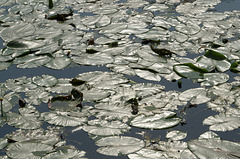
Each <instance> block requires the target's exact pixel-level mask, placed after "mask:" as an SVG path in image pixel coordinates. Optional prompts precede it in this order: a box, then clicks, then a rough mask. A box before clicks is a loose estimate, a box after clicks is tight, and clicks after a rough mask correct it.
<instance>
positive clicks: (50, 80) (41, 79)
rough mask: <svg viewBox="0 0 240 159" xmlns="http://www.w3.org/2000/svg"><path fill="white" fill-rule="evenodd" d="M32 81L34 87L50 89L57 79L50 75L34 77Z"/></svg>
mask: <svg viewBox="0 0 240 159" xmlns="http://www.w3.org/2000/svg"><path fill="white" fill-rule="evenodd" d="M32 80H33V83H35V84H36V85H39V86H43V87H51V86H54V85H56V84H57V82H58V80H57V78H56V77H54V76H51V75H42V76H34V77H33V78H32Z"/></svg>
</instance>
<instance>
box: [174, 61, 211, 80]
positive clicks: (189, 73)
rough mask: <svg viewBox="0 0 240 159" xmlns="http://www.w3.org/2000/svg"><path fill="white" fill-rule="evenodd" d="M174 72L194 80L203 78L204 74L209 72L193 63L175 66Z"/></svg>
mask: <svg viewBox="0 0 240 159" xmlns="http://www.w3.org/2000/svg"><path fill="white" fill-rule="evenodd" d="M173 70H174V71H175V72H176V73H177V74H178V75H179V76H181V77H184V78H192V79H195V78H203V73H207V72H208V70H206V69H204V68H200V67H197V66H195V65H193V64H192V63H185V64H177V65H174V66H173Z"/></svg>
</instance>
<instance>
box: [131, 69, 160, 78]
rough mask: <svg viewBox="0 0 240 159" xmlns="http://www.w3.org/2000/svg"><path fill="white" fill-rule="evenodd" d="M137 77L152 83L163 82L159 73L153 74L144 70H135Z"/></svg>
mask: <svg viewBox="0 0 240 159" xmlns="http://www.w3.org/2000/svg"><path fill="white" fill-rule="evenodd" d="M135 73H136V75H138V76H139V77H141V78H143V79H146V80H151V81H161V77H160V76H159V74H158V73H157V72H155V73H153V72H150V71H148V70H142V69H135Z"/></svg>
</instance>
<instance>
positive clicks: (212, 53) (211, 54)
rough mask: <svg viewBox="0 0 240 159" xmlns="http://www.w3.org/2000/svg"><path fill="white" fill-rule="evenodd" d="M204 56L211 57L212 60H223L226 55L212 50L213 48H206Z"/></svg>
mask: <svg viewBox="0 0 240 159" xmlns="http://www.w3.org/2000/svg"><path fill="white" fill-rule="evenodd" d="M204 56H206V57H208V58H211V59H213V60H225V59H226V57H225V56H224V55H223V54H221V53H218V52H216V51H213V50H208V51H207V52H206V53H205V54H204Z"/></svg>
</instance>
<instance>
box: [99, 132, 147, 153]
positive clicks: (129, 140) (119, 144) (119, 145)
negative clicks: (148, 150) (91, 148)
mask: <svg viewBox="0 0 240 159" xmlns="http://www.w3.org/2000/svg"><path fill="white" fill-rule="evenodd" d="M96 145H97V146H101V147H100V148H99V149H97V152H99V153H101V154H104V155H110V156H119V155H126V154H129V153H133V152H136V151H138V150H140V149H142V148H143V147H144V146H145V144H144V142H143V141H142V140H140V139H137V138H134V137H127V136H111V137H105V138H102V139H100V140H98V141H97V142H96Z"/></svg>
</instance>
